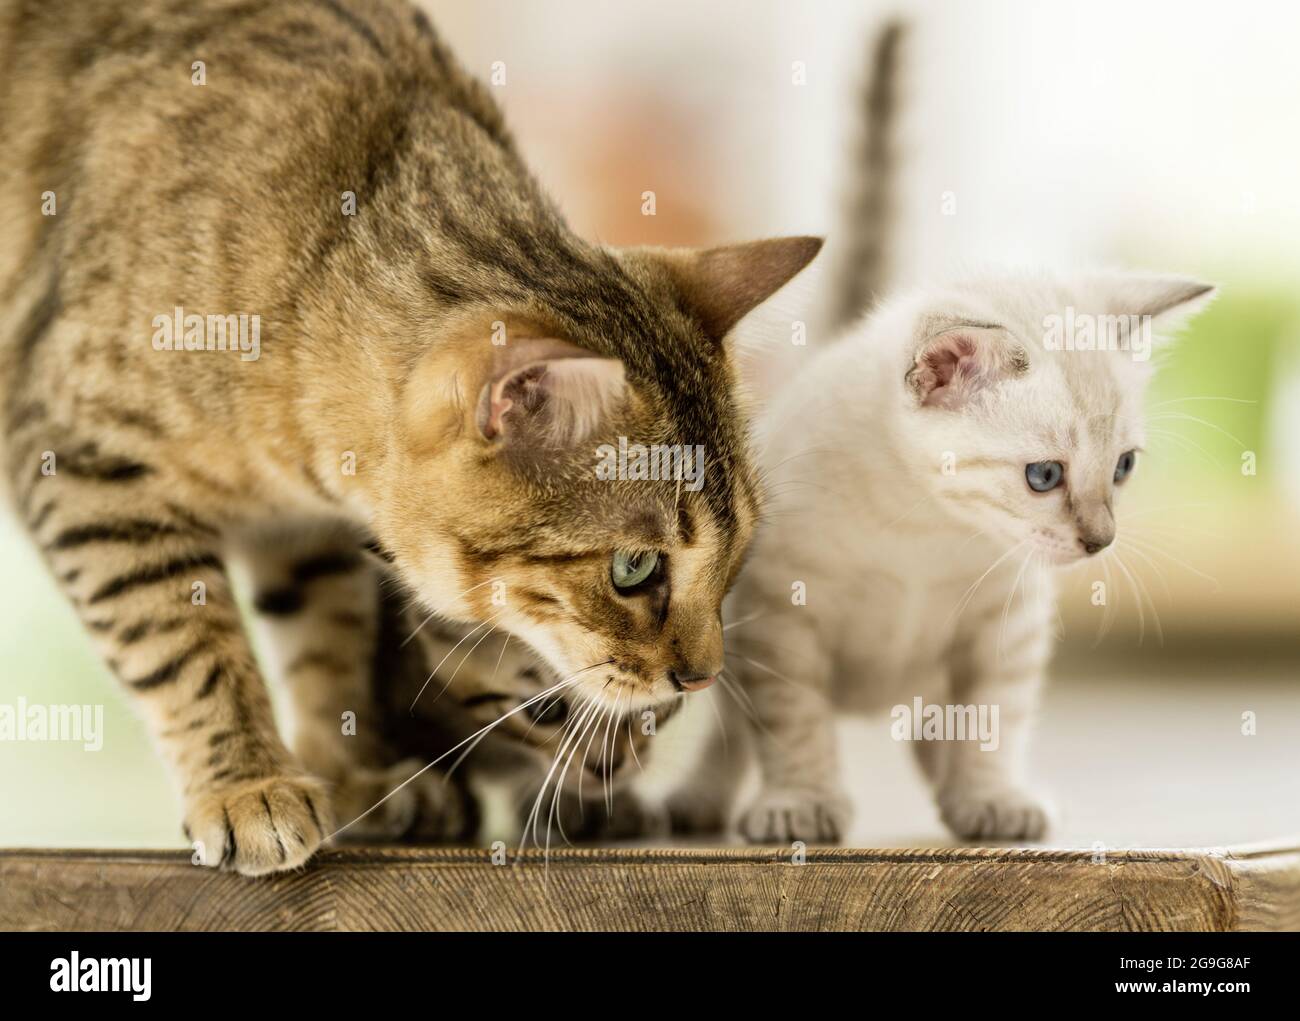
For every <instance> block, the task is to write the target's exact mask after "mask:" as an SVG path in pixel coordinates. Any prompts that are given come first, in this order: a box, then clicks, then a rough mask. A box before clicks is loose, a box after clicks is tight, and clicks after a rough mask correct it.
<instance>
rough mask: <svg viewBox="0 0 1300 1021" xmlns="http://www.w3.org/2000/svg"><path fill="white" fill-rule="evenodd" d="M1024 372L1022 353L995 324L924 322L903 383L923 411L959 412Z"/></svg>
mask: <svg viewBox="0 0 1300 1021" xmlns="http://www.w3.org/2000/svg"><path fill="white" fill-rule="evenodd" d="M1028 369H1029V357H1028V355H1027V354H1026V352H1025V351H1024V349H1023V348H1021V347H1020V345H1018V344H1017V343H1016V342H1015V341H1014V340H1012V339H1011V337H1010V335H1009V334H1008V333H1007V332H1006V331H1005V330H1003V329H1002V328H1000V327H998V326H993V325H988V324H976V323H969V324H967V323H958V324H953V323H946V324H945V323H942V322H934V321H928V322H926V323H924V324H923V326H922V329H921V331H920V337H919V343H918V344H917V345H916V347H915V349H914V354H913V357H912V365H911V367H910V368H909V369H908V372H907V375H906V377H905V381H906V383H907V387H908V389H909V390H910V391H911V392H912V394H913V396H914V397H915V398H916V401H917V403H918V404H920V405H922V406H923V407H932V408H945V409H948V410H950V411H957V410H960V409H961V408H963V407H964V406H966V405H967V404H969V403H970V401H971V399H972V398H974V397H975V396H976V395H978V394H979V393H980V392H981V391H982V390H986V389H987V388H989V387H991V386H993V385H995V384H997V383H1000V382H1002V381H1003V380H1007V379H1011V378H1013V377H1015V376H1019V375H1023V374H1024V373H1025V372H1026V371H1028Z"/></svg>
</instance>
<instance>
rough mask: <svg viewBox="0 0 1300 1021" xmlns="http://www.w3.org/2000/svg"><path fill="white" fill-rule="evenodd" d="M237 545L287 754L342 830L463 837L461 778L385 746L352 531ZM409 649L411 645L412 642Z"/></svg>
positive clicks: (294, 533) (362, 569) (375, 580)
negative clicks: (278, 696)
mask: <svg viewBox="0 0 1300 1021" xmlns="http://www.w3.org/2000/svg"><path fill="white" fill-rule="evenodd" d="M244 553H245V555H246V557H247V569H248V571H249V574H250V576H251V581H252V586H253V607H254V610H255V612H256V614H257V618H258V625H259V628H260V629H261V631H262V632H263V634H264V635H265V638H266V641H265V643H264V645H265V655H266V658H267V659H268V660H269V663H268V669H269V670H270V672H271V673H272V674H273V676H275V677H276V678H277V679H279V680H282V681H283V683H284V686H285V688H286V690H287V691H288V693H289V696H290V698H291V700H292V704H293V717H294V720H293V722H294V736H293V749H294V752H295V754H296V755H297V756H298V759H299V761H300V762H302V764H303V765H304V766H305V767H306V768H307V769H309V770H310V771H311V772H312V773H313V774H314V775H315V776H318V777H320V778H321V779H323V780H325V781H326V782H327V783H328V785H329V789H330V793H331V796H332V800H333V804H334V811H335V814H336V816H337V819H338V822H339V825H340V826H346V829H345V830H344V831H343V833H342V834H341V836H342V837H344V838H346V839H388V840H393V839H399V838H403V837H405V838H412V839H421V840H447V839H452V838H456V837H459V836H462V835H463V830H464V828H465V827H466V825H467V818H466V806H465V804H464V799H463V794H462V792H461V790H460V788H459V787H457V786H455V785H452V784H449V783H447V782H446V781H445V779H444V774H443V773H442V771H440V770H437V769H430V770H426V771H424V772H422V773H420V770H421V767H423V766H424V764H425V763H424V762H423V761H421V760H418V759H414V758H404V759H400V760H399V759H398V758H397V756H396V755H395V754H394V753H393V752H392V751H391V750H390V749H389V748H388V747H387V746H386V740H385V730H386V727H385V723H384V721H383V719H382V713H381V712H380V710H379V707H378V706H377V705H376V698H375V689H374V682H375V679H374V677H373V672H374V669H375V664H376V655H375V652H376V648H375V647H376V642H377V641H378V640H379V635H380V627H379V624H380V621H379V614H380V593H379V586H380V584H382V583H383V582H382V579H381V578H380V576H379V573H378V571H377V570H376V568H375V566H374V565H373V564H372V563H371V561H370V560H369V559H368V558H366V557H364V556H363V555H362V553H361V545H360V540H359V538H358V537H357V535H356V534H355V533H354V532H353V531H352V530H350V529H349V528H347V527H345V526H339V525H333V524H321V525H315V526H311V527H308V526H304V525H298V526H295V527H294V528H293V529H292V530H291V531H284V530H275V531H268V532H263V533H260V534H258V535H257V537H256V538H255V539H253V540H252V541H250V542H249V543H248V545H247V546H246V548H245V550H244ZM392 630H393V629H391V628H390V629H385V632H384V633H385V635H386V638H385V640H389V639H390V638H391V631H392ZM398 630H400V628H399V629H398ZM409 633H410V632H409V630H407V631H405V632H402V637H403V638H404V637H406V636H407V635H408V634H409ZM409 649H410V654H411V655H418V654H419V652H418V650H419V646H418V644H416V643H411V645H410V646H409ZM417 773H419V775H418V776H416V774H417ZM413 777H414V779H412V778H413ZM408 781H409V782H408Z"/></svg>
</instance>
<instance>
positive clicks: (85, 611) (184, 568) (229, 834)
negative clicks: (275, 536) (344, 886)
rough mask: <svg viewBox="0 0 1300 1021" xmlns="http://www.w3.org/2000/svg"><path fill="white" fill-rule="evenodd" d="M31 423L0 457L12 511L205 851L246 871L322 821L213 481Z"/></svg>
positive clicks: (255, 870)
mask: <svg viewBox="0 0 1300 1021" xmlns="http://www.w3.org/2000/svg"><path fill="white" fill-rule="evenodd" d="M52 432H54V429H53V427H51V426H49V425H48V424H47V423H45V422H37V423H36V424H35V426H34V427H33V428H32V430H31V432H30V434H28V435H24V436H21V437H15V438H16V439H17V444H18V445H17V446H16V447H15V448H13V449H14V453H13V454H12V455H11V459H10V461H9V463H8V468H9V474H10V477H11V478H12V480H13V483H14V494H15V496H16V498H17V501H18V511H19V514H20V516H21V517H22V518H23V520H24V521H25V523H26V525H27V527H28V529H29V530H30V532H31V533H32V535H33V537H34V539H35V541H36V542H37V544H38V545H39V547H40V548H41V550H42V551H43V553H44V555H45V557H46V558H47V560H48V562H49V563H50V565H51V567H52V569H53V571H54V574H55V576H56V578H57V579H58V582H59V584H60V585H61V587H62V588H63V590H64V592H65V593H66V594H67V595H68V597H69V598H70V599H71V601H72V603H73V605H74V607H75V608H76V610H77V612H78V614H79V615H80V617H81V619H82V621H83V622H84V623H85V625H86V627H87V628H88V630H89V632H90V634H91V636H92V638H93V640H94V642H95V644H96V646H97V647H98V649H99V651H100V653H101V654H102V656H103V658H104V660H105V661H106V663H107V664H108V666H109V667H110V668H111V669H112V671H113V672H114V673H115V674H116V675H117V676H118V677H119V678H120V679H121V681H122V683H123V685H124V686H125V688H126V690H127V691H128V692H129V693H130V694H131V697H132V700H133V701H134V703H135V704H136V706H137V708H138V710H139V711H140V713H141V715H142V716H143V717H144V718H145V720H146V721H147V724H148V727H149V730H150V732H151V734H152V736H153V738H154V740H155V742H156V744H157V746H158V747H159V749H160V751H161V753H162V755H163V756H164V758H165V760H166V761H167V763H168V764H169V766H170V767H171V770H172V772H173V774H174V776H175V778H176V780H177V783H178V786H179V788H180V791H181V796H182V799H183V802H184V815H185V822H186V830H187V833H188V834H189V837H190V839H191V840H192V841H193V842H194V843H195V845H196V850H198V851H199V852H200V858H201V860H202V862H203V863H204V864H207V865H211V866H217V865H221V866H224V867H230V868H234V869H236V870H237V871H239V872H242V873H245V874H248V875H256V874H259V873H265V872H274V871H278V870H280V869H287V868H293V867H294V866H297V865H301V864H302V863H303V862H305V861H306V860H307V858H308V857H310V855H311V854H312V852H313V851H315V849H316V848H317V846H318V845H319V844H320V843H321V841H322V840H323V839H324V837H325V836H326V835H327V834H328V833H329V830H330V824H331V813H330V807H329V800H328V797H327V795H326V793H325V791H324V789H323V787H322V785H321V784H320V783H319V782H318V781H317V780H315V779H314V778H313V777H311V776H310V775H308V774H307V773H306V772H305V771H304V770H303V769H302V768H301V767H300V765H299V764H298V763H297V762H296V761H295V760H294V758H293V756H292V755H290V754H289V752H288V750H287V749H286V748H285V746H284V743H283V742H282V741H281V739H280V736H279V734H278V733H277V731H276V727H275V721H274V718H273V715H272V712H271V705H270V702H269V699H268V698H267V693H266V688H265V685H264V684H263V682H262V677H261V674H260V673H259V671H258V668H257V665H256V663H255V661H254V658H253V655H252V653H251V651H250V648H249V643H248V639H247V637H246V635H245V633H244V629H243V627H242V624H241V621H240V618H239V613H238V610H237V607H236V604H235V600H234V597H233V595H232V592H231V587H230V584H229V582H228V579H227V575H226V568H225V559H224V543H223V541H222V528H221V526H222V524H223V523H224V521H225V518H224V517H223V516H222V515H221V514H218V513H215V512H213V510H212V508H213V507H215V506H216V505H217V504H216V503H215V502H213V501H212V499H211V497H212V493H211V492H205V491H204V489H203V488H202V486H201V485H199V484H198V483H196V482H195V481H194V479H193V478H192V477H190V476H188V475H187V474H185V473H183V472H180V471H174V470H171V469H169V468H167V467H166V466H165V465H164V464H163V463H161V461H160V460H153V459H150V458H149V457H148V455H143V454H137V453H133V452H131V451H134V450H135V449H148V450H150V451H151V452H154V453H156V451H157V445H156V442H155V441H154V438H153V437H152V436H150V437H148V438H146V439H144V440H141V441H140V442H139V443H138V444H134V443H123V442H121V441H111V440H104V439H99V440H89V439H83V438H81V437H78V436H75V435H74V436H69V435H68V434H67V433H65V432H63V431H62V430H60V431H58V433H56V434H55V435H56V436H57V438H54V437H53V436H51V435H50V434H51V433H52Z"/></svg>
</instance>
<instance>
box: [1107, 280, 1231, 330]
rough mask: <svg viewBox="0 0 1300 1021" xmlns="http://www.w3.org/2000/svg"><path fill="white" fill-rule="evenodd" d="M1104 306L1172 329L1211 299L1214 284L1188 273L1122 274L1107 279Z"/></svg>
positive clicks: (1163, 327)
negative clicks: (1106, 296)
mask: <svg viewBox="0 0 1300 1021" xmlns="http://www.w3.org/2000/svg"><path fill="white" fill-rule="evenodd" d="M1106 288H1107V291H1108V292H1109V295H1108V300H1107V303H1106V304H1107V307H1108V308H1110V309H1112V310H1113V311H1114V312H1116V313H1118V314H1120V315H1137V316H1150V317H1151V322H1152V324H1153V325H1154V326H1155V327H1156V328H1157V329H1158V330H1160V331H1161V332H1162V333H1173V332H1175V331H1177V329H1178V328H1179V327H1180V326H1182V325H1183V323H1185V322H1186V321H1187V320H1188V319H1190V318H1191V317H1192V316H1194V315H1196V314H1197V313H1198V312H1200V311H1201V310H1202V309H1203V308H1205V306H1206V305H1208V304H1209V303H1210V302H1211V301H1213V300H1214V295H1215V287H1214V285H1213V284H1207V283H1203V282H1201V281H1199V280H1193V279H1191V278H1189V277H1177V276H1144V275H1140V274H1124V275H1121V276H1118V277H1114V278H1110V279H1109V280H1107V281H1106Z"/></svg>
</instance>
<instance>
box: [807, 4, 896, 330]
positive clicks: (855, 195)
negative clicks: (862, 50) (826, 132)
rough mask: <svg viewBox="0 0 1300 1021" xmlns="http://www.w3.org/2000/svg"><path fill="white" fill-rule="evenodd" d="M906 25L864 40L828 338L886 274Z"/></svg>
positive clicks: (854, 315)
mask: <svg viewBox="0 0 1300 1021" xmlns="http://www.w3.org/2000/svg"><path fill="white" fill-rule="evenodd" d="M906 34H907V27H906V25H905V24H904V23H902V22H900V21H890V22H888V23H887V24H886V25H885V26H884V28H883V29H882V30H881V31H880V33H879V34H878V35H876V36H874V37H873V38H872V39H870V41H869V43H868V47H867V59H868V68H869V71H868V73H867V80H866V82H865V88H864V90H863V93H862V107H861V116H862V131H861V135H860V137H859V138H858V140H857V144H856V146H855V148H854V152H853V157H852V159H851V161H850V175H849V187H848V193H847V202H846V204H845V217H844V223H843V227H842V238H841V241H842V243H841V244H840V246H839V257H838V258H837V259H836V260H834V264H833V266H832V267H831V270H830V290H831V298H830V302H829V307H830V320H829V322H828V323H827V326H828V327H829V329H830V331H831V333H832V335H834V334H838V333H840V332H841V331H842V330H843V329H844V328H845V327H847V326H848V325H850V324H851V323H853V322H855V321H856V320H857V319H858V318H860V317H861V316H862V315H863V313H865V312H866V311H867V310H868V309H869V308H871V306H872V305H873V303H874V302H875V301H876V300H877V299H878V298H879V297H880V295H881V294H883V293H884V291H885V289H886V288H887V287H888V286H889V284H890V276H891V272H892V265H891V251H890V249H891V241H892V239H893V228H894V220H895V217H896V215H897V210H896V209H895V202H896V194H895V188H896V184H897V173H898V167H897V161H896V151H895V150H896V148H897V140H896V138H895V132H896V121H897V114H898V93H899V74H900V63H901V61H900V50H901V48H902V44H903V41H904V38H905V36H906Z"/></svg>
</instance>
